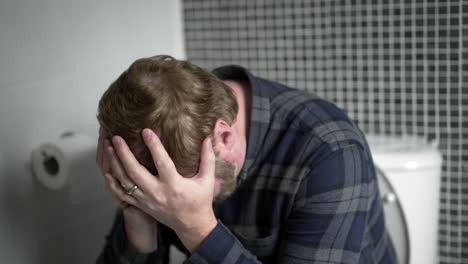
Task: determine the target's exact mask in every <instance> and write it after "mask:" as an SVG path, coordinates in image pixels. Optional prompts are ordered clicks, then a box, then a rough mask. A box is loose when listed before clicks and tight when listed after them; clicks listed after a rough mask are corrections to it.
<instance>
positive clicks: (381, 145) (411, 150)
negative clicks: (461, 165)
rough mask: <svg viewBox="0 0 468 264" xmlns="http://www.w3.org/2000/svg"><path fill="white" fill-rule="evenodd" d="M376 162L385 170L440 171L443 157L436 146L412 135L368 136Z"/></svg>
mask: <svg viewBox="0 0 468 264" xmlns="http://www.w3.org/2000/svg"><path fill="white" fill-rule="evenodd" d="M366 138H367V142H368V143H369V147H370V150H371V152H372V156H373V158H374V162H375V163H376V165H377V166H379V167H380V168H381V169H384V170H388V169H390V170H418V169H425V168H436V169H437V170H440V166H441V163H442V157H441V154H440V152H439V150H438V149H437V146H435V144H431V143H428V142H427V141H426V140H425V139H423V138H421V137H417V136H412V135H404V136H387V135H376V134H367V135H366Z"/></svg>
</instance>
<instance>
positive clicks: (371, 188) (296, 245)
mask: <svg viewBox="0 0 468 264" xmlns="http://www.w3.org/2000/svg"><path fill="white" fill-rule="evenodd" d="M376 197H378V188H377V181H376V179H375V171H374V167H373V163H372V160H371V158H370V155H369V154H368V152H367V151H366V150H365V149H364V148H362V147H361V146H358V145H350V146H348V147H344V148H341V149H338V150H335V151H333V152H332V153H331V154H329V155H327V157H325V158H323V159H322V160H321V161H319V162H318V164H317V165H316V166H313V168H312V169H311V171H310V172H309V173H308V175H307V177H306V178H305V179H304V181H303V182H302V184H301V186H300V188H299V191H298V193H297V197H296V201H295V206H294V208H293V210H292V213H291V215H290V217H289V218H288V222H287V229H286V234H285V239H284V241H282V244H281V247H280V258H279V261H278V263H379V262H378V260H377V259H375V258H374V256H368V255H366V256H363V255H362V252H366V250H363V249H364V247H365V246H366V245H367V244H369V242H370V241H367V239H368V235H366V232H367V230H368V228H369V225H370V222H369V219H370V217H371V215H372V213H371V209H372V208H373V207H372V204H373V202H374V201H375V200H376ZM377 207H378V206H377ZM373 214H376V213H373ZM377 214H378V212H377ZM370 244H372V243H370ZM365 254H367V253H365ZM372 254H373V253H372ZM369 258H370V259H369ZM365 259H369V261H364V260H365Z"/></svg>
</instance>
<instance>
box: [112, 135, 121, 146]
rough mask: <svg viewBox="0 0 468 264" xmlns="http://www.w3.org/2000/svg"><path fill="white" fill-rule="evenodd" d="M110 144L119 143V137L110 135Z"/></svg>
mask: <svg viewBox="0 0 468 264" xmlns="http://www.w3.org/2000/svg"><path fill="white" fill-rule="evenodd" d="M112 144H114V145H118V144H120V138H119V137H117V136H114V137H112Z"/></svg>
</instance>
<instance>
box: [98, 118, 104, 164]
mask: <svg viewBox="0 0 468 264" xmlns="http://www.w3.org/2000/svg"><path fill="white" fill-rule="evenodd" d="M102 134H103V133H102V128H101V127H100V128H99V139H98V144H97V150H96V163H97V165H98V166H99V168H100V169H101V172H102V158H103V154H104V153H103V148H104V137H103V136H102Z"/></svg>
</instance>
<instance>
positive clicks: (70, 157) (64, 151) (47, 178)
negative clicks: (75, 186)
mask: <svg viewBox="0 0 468 264" xmlns="http://www.w3.org/2000/svg"><path fill="white" fill-rule="evenodd" d="M95 153H96V139H93V138H91V137H88V136H85V135H81V134H75V133H73V132H66V133H64V134H62V136H61V137H60V138H59V139H58V140H56V141H52V142H47V143H44V144H41V145H40V146H39V147H38V148H36V149H34V150H33V152H32V157H31V158H32V170H33V173H34V175H35V176H36V178H37V180H38V181H39V182H40V183H41V184H43V185H44V186H45V187H46V188H48V189H51V190H59V189H62V188H64V186H66V185H67V183H68V182H69V181H70V179H69V178H70V174H72V172H73V171H74V170H79V169H80V167H89V165H90V164H88V163H90V162H91V161H93V160H94V156H95ZM90 156H92V157H93V158H90Z"/></svg>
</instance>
